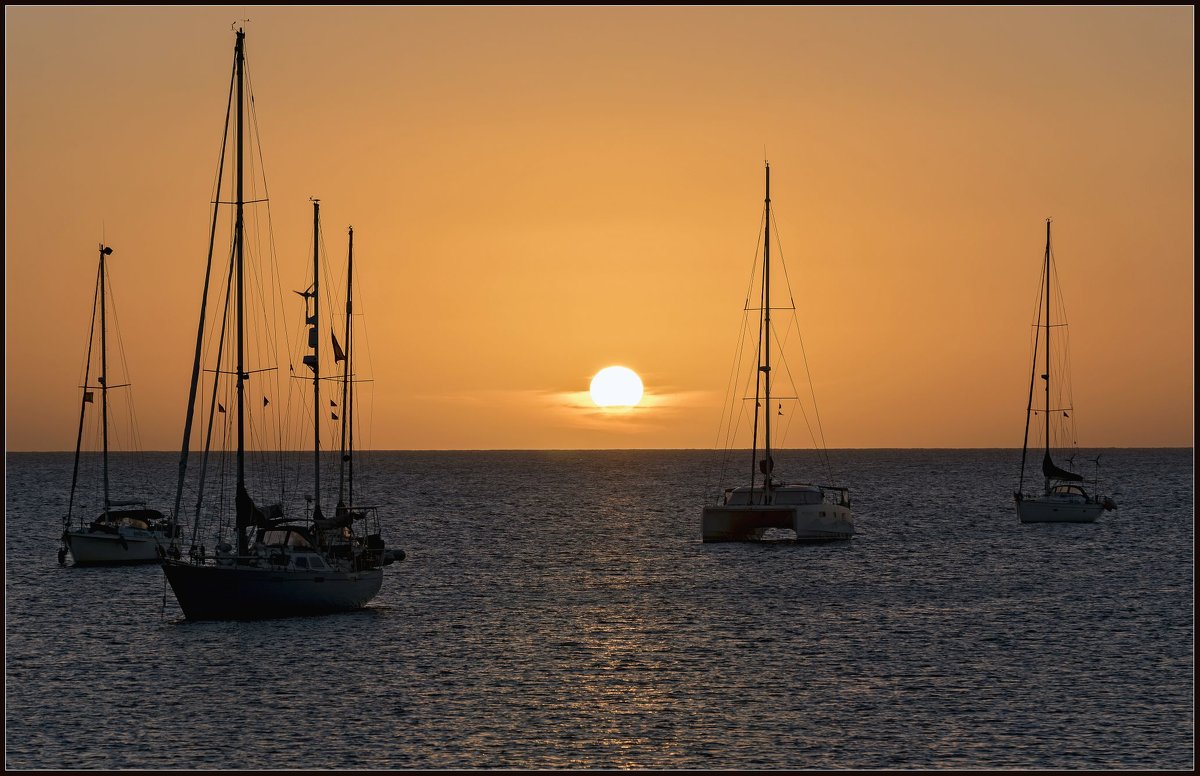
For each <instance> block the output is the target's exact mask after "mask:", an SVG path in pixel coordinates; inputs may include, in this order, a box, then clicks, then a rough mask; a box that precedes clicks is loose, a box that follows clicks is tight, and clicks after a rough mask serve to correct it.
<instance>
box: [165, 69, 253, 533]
mask: <svg viewBox="0 0 1200 776" xmlns="http://www.w3.org/2000/svg"><path fill="white" fill-rule="evenodd" d="M236 75H237V64H236V63H235V64H234V69H233V71H232V72H230V74H229V98H228V99H227V100H226V101H225V130H224V132H222V133H221V155H220V162H218V164H217V185H216V188H215V189H214V191H215V192H216V195H217V196H216V199H217V201H216V202H214V203H213V217H212V222H211V225H210V227H209V231H208V258H207V260H206V261H205V264H204V289H203V291H201V292H200V322H199V323H198V324H197V325H196V356H195V358H194V359H193V360H192V381H191V383H189V385H188V407H187V414H186V415H184V420H183V444H182V445H181V447H180V450H179V479H178V481H177V483H176V485H175V509H174V510H172V512H171V526H172V530H171V544H172V546H174V544H175V530H174V526H175V525H176V524H177V523H178V522H179V510H180V504H181V503H182V502H183V482H184V479H185V478H186V477H187V466H188V452H189V449H190V447H191V440H192V421H193V420H194V417H193V416H194V413H195V411H196V393H197V390H198V389H199V386H200V358H201V355H202V353H203V350H202V348H203V345H204V318H205V314H206V312H207V310H208V285H209V281H210V280H211V279H212V258H213V246H214V245H215V244H216V237H217V212H218V210H219V208H220V200H221V182H222V179H223V178H224V176H225V146H226V143H228V142H229V112H230V108H231V107H232V103H233V81H234V78H235V77H236ZM230 277H231V278H232V273H231V275H230ZM228 296H229V292H228V290H226V310H228ZM227 318H228V315H226V317H225V318H222V320H221V338H220V344H219V345H218V350H217V365H218V366H217V368H218V369H219V368H220V364H221V355H220V353H221V351H220V347H221V345H223V344H224V339H225V320H226V319H227ZM213 396H214V397H215V396H216V390H215V388H214V390H213ZM209 412H210V413H211V410H210V411H209ZM209 429H210V434H211V429H212V418H211V417H210V418H209ZM204 449H205V450H207V449H208V444H207V442H206V443H205V446H204ZM200 483H201V486H200V488H199V491H200V494H199V495H197V497H196V516H197V518H199V515H200V501H201V499H202V498H203V491H204V487H203V483H204V477H203V475H201V478H200ZM198 523H199V520H198V519H197V520H196V521H195V522H194V523H193V533H194V531H195V530H196V528H197V527H198ZM194 543H195V542H193V544H194Z"/></svg>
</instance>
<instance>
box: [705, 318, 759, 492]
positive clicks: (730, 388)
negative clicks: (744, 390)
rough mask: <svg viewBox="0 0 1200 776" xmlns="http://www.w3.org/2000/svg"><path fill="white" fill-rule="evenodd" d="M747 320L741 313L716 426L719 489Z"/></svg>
mask: <svg viewBox="0 0 1200 776" xmlns="http://www.w3.org/2000/svg"><path fill="white" fill-rule="evenodd" d="M749 318H750V315H749V313H748V312H743V313H742V322H741V326H740V327H739V331H738V338H737V341H736V343H735V348H734V358H733V368H732V369H731V370H730V373H729V378H728V379H727V380H726V382H725V397H724V400H723V401H722V404H721V417H720V420H719V422H718V424H717V446H718V448H717V449H721V450H724V455H723V456H722V457H721V459H720V469H719V470H718V477H717V481H718V482H717V484H718V488H720V487H722V486H723V485H724V474H723V473H724V470H725V468H726V466H727V465H728V461H729V451H730V450H731V449H732V446H733V442H732V438H733V434H734V429H735V425H734V417H733V415H734V407H733V405H734V402H732V401H731V400H730V397H731V395H732V394H733V392H734V391H735V390H736V386H737V376H738V374H739V373H740V372H741V366H742V358H743V354H744V352H745V344H746V340H747V335H748V328H749ZM747 384H749V381H748V380H747ZM742 409H743V411H744V409H745V408H744V407H743V408H742ZM727 416H728V417H727ZM739 420H740V419H739ZM722 437H723V438H722ZM711 481H712V474H711V469H710V472H709V477H708V479H706V483H709V482H711ZM717 496H718V497H719V496H720V490H718V492H717ZM705 498H706V499H707V498H708V494H707V492H706V493H705Z"/></svg>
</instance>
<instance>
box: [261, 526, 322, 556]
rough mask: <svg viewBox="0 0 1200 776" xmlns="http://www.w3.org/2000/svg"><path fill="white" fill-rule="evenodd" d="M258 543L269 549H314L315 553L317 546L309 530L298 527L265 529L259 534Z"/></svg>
mask: <svg viewBox="0 0 1200 776" xmlns="http://www.w3.org/2000/svg"><path fill="white" fill-rule="evenodd" d="M258 541H259V543H260V544H263V545H265V546H267V547H290V548H293V549H300V548H313V550H314V552H315V551H316V546H317V543H316V542H315V541H314V540H313V537H312V534H310V533H309V532H308V529H306V528H301V527H300V526H298V525H278V526H275V527H273V528H263V529H261V530H259V532H258Z"/></svg>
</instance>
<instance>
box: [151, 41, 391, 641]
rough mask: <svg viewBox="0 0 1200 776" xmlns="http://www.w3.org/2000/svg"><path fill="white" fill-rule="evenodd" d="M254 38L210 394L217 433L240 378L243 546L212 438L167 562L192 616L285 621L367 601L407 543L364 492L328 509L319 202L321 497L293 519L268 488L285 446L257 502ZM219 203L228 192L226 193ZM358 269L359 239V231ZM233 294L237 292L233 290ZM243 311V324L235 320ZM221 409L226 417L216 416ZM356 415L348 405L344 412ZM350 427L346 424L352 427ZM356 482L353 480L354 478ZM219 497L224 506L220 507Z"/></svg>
mask: <svg viewBox="0 0 1200 776" xmlns="http://www.w3.org/2000/svg"><path fill="white" fill-rule="evenodd" d="M245 63H246V58H245V34H244V32H243V31H242V30H240V29H239V30H238V31H237V40H236V44H235V47H234V73H233V84H234V85H236V97H235V96H234V88H233V86H232V85H231V89H230V93H231V94H230V97H231V101H232V102H234V103H235V104H234V105H233V106H231V107H233V108H234V110H233V111H232V112H234V113H235V121H236V125H235V126H236V133H235V136H236V140H235V146H234V157H235V167H236V170H235V175H236V177H235V193H234V195H233V201H232V203H231V204H233V205H234V208H235V211H234V212H235V217H234V223H233V236H232V246H231V252H230V262H229V267H228V279H227V285H226V289H227V290H226V294H225V297H224V299H225V303H224V304H223V305H222V306H221V307H220V308H219V309H220V313H221V316H222V317H221V318H220V331H221V336H219V337H218V338H217V339H218V341H219V342H218V344H217V346H216V350H217V365H216V368H215V369H213V370H212V371H213V372H214V373H215V379H214V381H213V394H212V396H211V398H210V399H209V402H208V404H209V411H208V420H209V423H208V434H207V437H208V438H211V433H212V427H213V420H214V418H215V417H217V416H218V415H225V414H226V413H225V412H224V407H223V406H222V405H221V404H220V402H218V401H217V398H218V392H219V386H220V385H222V384H224V385H225V386H226V388H227V389H228V385H229V380H228V379H225V380H222V379H221V378H223V377H224V378H228V377H232V378H233V381H232V382H233V389H234V391H233V397H232V398H231V399H230V401H231V402H232V404H233V405H234V410H235V417H234V419H233V420H232V422H231V423H232V425H233V430H234V434H235V436H236V458H235V460H236V467H235V473H234V475H233V479H234V480H235V486H234V497H233V512H234V515H233V517H234V519H233V525H232V532H233V540H234V544H232V545H231V544H229V543H228V542H227V541H225V540H224V537H225V536H227V531H228V530H229V529H230V526H229V524H228V520H225V519H224V517H223V513H222V512H221V510H222V508H223V505H224V504H227V503H228V499H227V498H225V497H224V491H222V495H221V496H218V497H217V498H215V499H210V501H209V502H208V508H207V512H206V508H205V504H204V503H203V499H204V490H203V480H204V478H205V476H206V473H207V469H208V465H209V453H210V447H209V444H208V439H206V443H205V449H204V457H203V459H202V463H201V466H200V480H201V484H200V486H199V488H198V490H199V491H200V496H198V498H197V504H196V508H195V514H194V523H193V529H192V544H191V547H190V548H189V551H188V552H187V554H186V557H185V556H184V554H183V553H182V552H181V551H180V550H179V548H178V547H173V548H172V551H171V552H169V553H167V554H166V555H165V556H164V557H163V560H162V565H163V571H164V572H165V573H166V576H167V580H168V581H169V582H170V584H171V588H172V590H173V591H174V592H175V597H176V599H177V600H178V601H179V605H180V607H181V608H182V609H183V612H184V615H185V616H186V617H187V618H188V619H258V618H268V617H283V616H292V615H302V614H322V613H328V612H337V611H347V610H353V609H358V608H361V607H362V606H363V605H365V604H366V603H367V602H368V601H370V600H371V599H372V598H374V596H375V595H376V594H377V593H378V592H379V590H380V588H381V586H382V583H383V567H384V566H386V565H389V564H391V563H392V562H394V561H395V560H398V559H400V558H402V557H403V552H402V551H399V550H389V549H387V547H386V546H385V543H384V541H383V539H382V537H381V534H380V529H379V515H378V511H377V510H376V509H374V508H370V507H362V506H359V505H356V504H354V502H353V496H352V495H350V498H349V500H346V501H343V500H342V499H341V498H339V504H338V506H337V508H336V509H335V510H334V514H333V516H332V517H326V516H325V513H324V512H323V510H322V508H321V490H320V486H321V443H320V439H321V433H320V431H321V429H320V420H321V418H322V415H323V408H322V405H321V381H322V379H323V378H322V376H321V359H320V351H321V348H320V347H319V344H320V342H321V337H320V334H321V323H320V322H321V316H320V305H319V301H320V298H321V297H320V290H321V289H320V277H321V272H320V266H319V251H318V246H319V245H320V203H319V202H317V201H314V202H313V279H312V284H311V285H310V286H309V287H308V288H307V289H306V290H305V291H302V292H298V293H299V294H300V295H301V296H302V297H303V298H304V300H305V308H306V309H305V327H306V333H307V352H306V353H305V355H304V357H303V364H304V366H306V367H308V369H309V370H311V379H312V400H313V424H314V427H313V435H314V439H313V465H314V473H313V475H314V479H313V481H312V486H313V488H314V490H313V491H312V492H310V493H309V494H307V495H306V497H305V498H306V500H307V501H309V502H310V503H311V504H312V511H311V514H309V513H308V512H307V509H306V510H305V512H306V514H305V516H304V518H302V519H301V518H295V517H288V516H286V514H285V508H284V505H283V502H284V498H283V497H284V496H285V492H284V487H283V486H282V485H280V486H279V490H278V491H274V488H275V487H276V486H274V485H268V484H266V483H267V482H268V480H269V479H270V478H271V477H274V476H275V474H278V473H279V470H281V469H282V468H283V456H284V455H285V454H284V453H276V454H274V455H275V458H274V459H272V460H270V461H267V462H266V465H267V468H268V469H271V470H272V474H270V475H269V476H267V475H263V474H261V473H260V475H259V476H258V483H259V485H260V488H262V489H263V490H265V491H266V492H272V493H273V495H278V496H280V497H281V498H280V502H279V503H276V504H272V505H270V506H267V507H260V506H258V505H257V504H256V503H255V499H254V497H252V495H251V492H250V488H251V485H250V484H249V483H250V477H249V476H248V468H249V467H248V465H247V453H248V451H247V445H246V433H247V430H248V429H250V430H252V431H253V429H254V427H253V424H252V416H251V413H252V411H256V410H259V411H260V414H259V415H258V417H259V418H262V419H263V420H262V422H263V423H265V422H267V421H266V420H265V418H264V415H265V413H266V412H268V411H269V409H268V408H269V404H270V403H269V400H268V398H267V397H266V396H265V395H263V396H262V407H261V408H258V407H257V402H254V404H255V405H256V406H255V407H251V406H249V405H250V404H251V402H250V397H248V396H247V394H248V384H249V381H250V380H251V377H252V374H253V375H254V376H255V377H256V378H258V377H260V376H261V374H262V373H264V372H267V371H269V369H258V370H252V369H250V368H249V365H248V364H247V350H248V344H249V343H248V333H247V322H246V320H245V318H246V316H245V312H246V307H247V306H248V305H247V304H246V286H247V281H248V274H249V273H248V272H247V270H246V267H245V263H246V253H247V240H246V228H245V207H246V205H247V204H250V203H248V202H247V198H246V193H245V189H244V160H243V157H244V155H245V153H244V149H245V148H246V146H247V145H248V144H246V143H244V141H243V135H244V127H245V124H246V117H245V115H244V114H245V109H246V106H247V105H248V104H249V105H252V104H253V100H252V98H250V99H248V95H246V94H245V87H246V84H247V82H248V79H247V77H246V73H245ZM226 116H227V118H226V133H225V134H226V137H228V136H229V126H228V122H229V119H228V116H229V114H228V113H227V114H226ZM224 158H225V154H224V152H223V153H222V164H221V169H222V170H223V168H224ZM221 178H222V175H221V173H218V177H217V180H218V183H217V189H218V194H219V193H220V181H221ZM216 199H217V200H218V202H217V204H220V196H218V197H217V198H216ZM216 212H217V211H216V207H214V216H213V218H214V222H213V229H212V234H215V232H216V217H217V216H216ZM211 244H212V243H211V238H210V251H209V269H208V271H207V272H206V279H205V292H204V302H203V303H202V305H201V313H200V325H199V327H198V331H197V338H196V339H197V345H196V358H195V361H194V364H193V369H192V381H191V386H190V390H189V398H188V412H187V417H186V420H185V427H184V437H183V446H182V450H181V453H180V466H179V483H178V486H177V490H176V499H175V501H176V509H175V513H174V514H175V515H179V514H180V506H181V502H182V499H183V493H184V490H185V486H184V483H185V479H186V476H187V464H188V455H189V448H190V444H191V429H192V421H193V416H194V414H195V403H196V396H197V393H198V386H199V384H200V379H199V378H200V374H201V371H202V370H201V353H202V343H203V341H204V334H205V324H204V319H205V310H206V308H207V304H208V283H209V280H208V278H209V277H210V275H211V269H212V250H211ZM350 245H351V260H350V262H348V264H349V265H350V267H351V268H352V267H353V264H352V255H353V254H352V250H353V236H351V243H350ZM231 294H232V297H231ZM351 304H352V303H351V296H350V282H349V281H348V282H347V327H348V330H349V329H350V327H351V321H352V320H353V316H352V307H351ZM231 317H232V321H231V320H230V318H231ZM229 329H232V331H233V343H232V350H233V360H234V364H233V365H232V367H233V368H232V369H229V368H228V365H226V364H225V363H223V362H222V355H223V354H224V352H225V341H224V335H225V333H226V331H227V330H229ZM352 347H353V345H352V338H351V336H349V335H347V337H346V348H345V350H344V351H342V352H341V355H342V356H343V357H342V358H340V359H339V358H337V354H338V350H339V348H337V346H336V345H335V347H334V350H335V362H336V361H340V362H341V363H343V376H342V383H343V392H344V394H345V395H346V397H347V398H346V399H345V400H344V402H345V403H348V404H352V403H353V397H352V394H351V391H352V386H353V382H354V380H353V372H352V371H351V363H352V361H351V353H352ZM213 405H217V407H218V412H217V413H214V412H213V409H212V408H213ZM346 414H347V413H346V412H345V411H344V410H343V415H346ZM348 427H349V426H343V428H348ZM352 439H353V437H352V436H350V435H347V434H343V446H346V445H347V443H348V442H352ZM352 460H353V450H352V444H351V445H350V447H349V450H348V451H347V452H344V453H343V456H342V472H343V474H342V475H341V479H342V480H343V484H342V486H340V488H339V490H340V491H341V492H342V493H343V494H345V493H346V492H349V493H350V494H353V486H352V484H349V486H348V487H347V480H346V474H345V473H346V464H348V463H349V464H351V465H350V468H349V477H350V478H352V477H353V467H352ZM351 481H352V479H351ZM213 501H215V502H216V503H215V504H214V503H213ZM213 511H216V512H218V513H219V514H218V531H219V534H218V536H219V538H218V542H217V543H216V545H215V552H212V553H210V552H209V551H208V550H207V549H206V548H205V546H204V545H203V544H202V543H200V542H199V540H198V539H197V535H198V531H199V528H200V525H201V519H202V517H203V516H204V515H206V514H208V513H211V512H213Z"/></svg>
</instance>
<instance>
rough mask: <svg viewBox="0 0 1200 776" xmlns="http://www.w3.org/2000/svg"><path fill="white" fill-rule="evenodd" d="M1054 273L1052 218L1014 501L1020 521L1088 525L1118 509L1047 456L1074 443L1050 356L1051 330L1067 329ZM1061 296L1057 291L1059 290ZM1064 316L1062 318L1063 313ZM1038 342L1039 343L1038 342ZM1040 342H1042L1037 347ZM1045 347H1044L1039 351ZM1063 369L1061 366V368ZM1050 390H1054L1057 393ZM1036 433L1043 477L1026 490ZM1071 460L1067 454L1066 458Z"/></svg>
mask: <svg viewBox="0 0 1200 776" xmlns="http://www.w3.org/2000/svg"><path fill="white" fill-rule="evenodd" d="M1053 275H1054V264H1053V253H1052V252H1051V250H1050V219H1049V218H1047V219H1046V251H1045V260H1044V263H1043V265H1042V279H1043V281H1044V283H1043V284H1039V287H1040V288H1041V289H1042V290H1041V291H1039V293H1040V294H1041V295H1042V297H1043V300H1039V301H1044V305H1043V304H1039V305H1038V317H1039V320H1038V322H1037V323H1036V324H1035V326H1034V339H1033V358H1032V366H1031V371H1030V374H1029V401H1028V404H1027V405H1026V409H1025V441H1024V444H1023V445H1022V447H1021V480H1020V484H1019V485H1018V486H1017V490H1016V491H1014V493H1013V498H1014V500H1015V502H1016V508H1017V517H1018V518H1019V519H1020V521H1021V522H1022V523H1092V522H1095V521H1096V519H1097V518H1098V517H1100V515H1101V514H1102V513H1103V512H1105V511H1107V510H1113V509H1116V507H1117V505H1116V503H1115V502H1114V501H1113V500H1112V499H1111V498H1109V497H1108V496H1104V495H1098V494H1096V493H1095V492H1094V490H1093V492H1089V491H1088V489H1087V488H1088V487H1092V488H1093V489H1095V488H1098V487H1099V485H1100V482H1099V478H1098V477H1097V478H1096V479H1093V480H1085V479H1084V477H1083V475H1081V474H1077V473H1075V472H1072V471H1068V470H1066V469H1063V468H1060V467H1059V466H1058V464H1056V463H1055V462H1054V459H1053V457H1052V456H1051V454H1050V453H1051V448H1052V447H1058V448H1060V449H1061V448H1065V447H1067V446H1071V447H1074V444H1075V435H1074V426H1075V422H1074V420H1073V419H1072V418H1071V413H1073V412H1074V408H1073V407H1072V406H1071V400H1070V392H1069V390H1065V391H1064V390H1063V389H1062V385H1063V384H1064V383H1065V381H1064V380H1062V379H1061V377H1062V376H1060V375H1055V374H1054V371H1055V366H1056V360H1055V359H1054V358H1053V357H1052V352H1051V347H1050V340H1051V337H1050V334H1051V331H1052V330H1053V329H1054V328H1063V329H1064V333H1065V326H1066V324H1065V321H1064V322H1063V323H1059V324H1054V323H1051V305H1050V303H1051V300H1052V298H1053V297H1052V295H1051V285H1050V281H1051V277H1052V276H1053ZM1060 296H1061V292H1060ZM1063 317H1064V318H1065V316H1063ZM1039 340H1040V341H1039ZM1056 341H1061V346H1060V350H1062V351H1063V352H1065V349H1066V341H1065V337H1063V336H1059V337H1056ZM1039 345H1041V346H1043V347H1042V348H1039ZM1043 348H1044V349H1043ZM1039 355H1041V356H1042V367H1043V369H1044V371H1042V372H1041V379H1042V382H1043V383H1044V387H1045V393H1044V396H1045V400H1044V403H1043V405H1042V406H1041V407H1035V406H1034V397H1035V394H1036V393H1037V392H1036V391H1035V390H1034V385H1035V382H1036V379H1037V376H1038V374H1039V373H1038V357H1039ZM1066 363H1067V361H1066V359H1065V358H1062V359H1059V360H1058V361H1057V364H1058V365H1062V366H1065V364H1066ZM1060 368H1061V367H1060ZM1053 389H1058V391H1057V393H1054V392H1053ZM1035 417H1037V418H1039V419H1040V420H1041V421H1042V423H1039V424H1033V423H1032V420H1033V419H1034V418H1035ZM1031 430H1033V431H1034V432H1035V433H1036V432H1038V431H1041V432H1042V435H1043V454H1042V466H1041V470H1042V477H1041V484H1042V488H1041V492H1040V493H1037V492H1032V493H1026V492H1025V483H1026V480H1025V468H1026V462H1027V459H1028V453H1029V447H1030V431H1031ZM1056 440H1061V441H1062V444H1057V445H1056V444H1055V442H1056ZM1072 458H1074V455H1071V456H1070V457H1069V459H1068V460H1070V459H1072ZM1095 461H1096V464H1097V468H1099V456H1097V457H1096V459H1095ZM1035 482H1036V480H1035V479H1034V478H1031V479H1030V483H1031V484H1032V483H1035Z"/></svg>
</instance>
